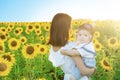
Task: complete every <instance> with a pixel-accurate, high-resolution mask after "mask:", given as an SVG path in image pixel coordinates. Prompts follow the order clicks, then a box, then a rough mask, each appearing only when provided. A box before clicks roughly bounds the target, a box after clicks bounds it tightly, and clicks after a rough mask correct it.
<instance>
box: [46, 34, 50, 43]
mask: <svg viewBox="0 0 120 80" xmlns="http://www.w3.org/2000/svg"><path fill="white" fill-rule="evenodd" d="M49 39H50V37H49V36H47V37H46V44H47V43H48V41H49Z"/></svg>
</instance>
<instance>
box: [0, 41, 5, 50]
mask: <svg viewBox="0 0 120 80" xmlns="http://www.w3.org/2000/svg"><path fill="white" fill-rule="evenodd" d="M0 52H5V46H4V43H3V42H0Z"/></svg>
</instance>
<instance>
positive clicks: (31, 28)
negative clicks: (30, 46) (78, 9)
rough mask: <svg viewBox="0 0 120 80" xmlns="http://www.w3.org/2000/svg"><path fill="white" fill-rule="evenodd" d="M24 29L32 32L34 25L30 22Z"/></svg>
mask: <svg viewBox="0 0 120 80" xmlns="http://www.w3.org/2000/svg"><path fill="white" fill-rule="evenodd" d="M26 30H28V31H30V32H32V31H33V30H34V26H33V25H32V24H29V25H27V26H26Z"/></svg>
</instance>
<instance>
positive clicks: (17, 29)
mask: <svg viewBox="0 0 120 80" xmlns="http://www.w3.org/2000/svg"><path fill="white" fill-rule="evenodd" d="M22 31H23V29H22V28H20V27H19V28H16V29H15V30H14V34H15V35H16V36H18V35H20V34H21V33H22Z"/></svg>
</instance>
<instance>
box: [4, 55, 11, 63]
mask: <svg viewBox="0 0 120 80" xmlns="http://www.w3.org/2000/svg"><path fill="white" fill-rule="evenodd" d="M2 57H3V58H4V59H7V60H8V61H9V62H10V61H11V57H10V56H9V55H3V56H2Z"/></svg>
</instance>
